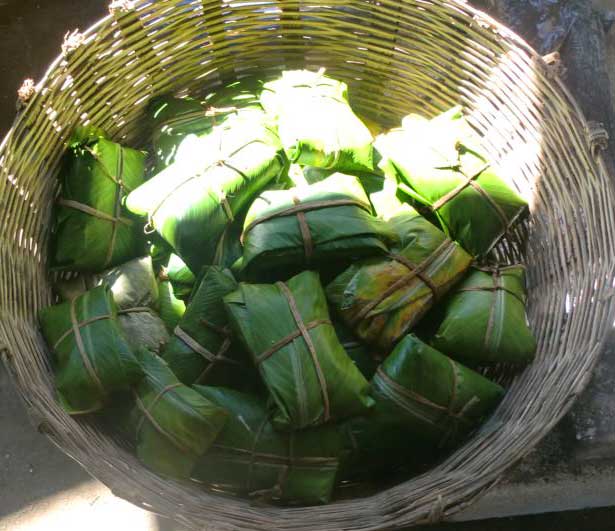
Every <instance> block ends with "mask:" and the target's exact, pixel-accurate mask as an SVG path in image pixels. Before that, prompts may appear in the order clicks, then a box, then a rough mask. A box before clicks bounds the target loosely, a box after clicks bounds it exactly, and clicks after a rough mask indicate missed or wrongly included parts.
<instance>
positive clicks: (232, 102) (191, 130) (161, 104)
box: [148, 81, 258, 172]
mask: <svg viewBox="0 0 615 531" xmlns="http://www.w3.org/2000/svg"><path fill="white" fill-rule="evenodd" d="M255 105H258V97H257V95H256V92H255V90H254V88H252V87H250V86H246V83H245V81H244V82H242V81H238V82H234V83H231V84H229V85H225V86H224V87H221V88H220V89H218V91H215V92H211V93H209V94H208V95H207V96H206V97H205V98H204V100H203V101H198V100H195V99H192V98H176V97H174V96H172V95H165V96H161V97H159V98H156V99H154V100H153V101H152V103H151V104H150V106H149V108H148V116H149V118H150V122H151V126H152V145H153V147H154V155H155V159H156V171H157V172H158V171H162V170H163V169H165V168H166V167H168V166H170V165H171V164H173V163H174V162H175V161H176V160H177V155H178V152H180V151H179V148H180V146H181V143H182V141H183V140H184V139H185V138H186V137H187V136H190V135H197V136H202V135H205V134H207V133H210V132H211V130H212V128H213V127H214V126H215V125H216V124H217V123H219V122H220V121H221V120H223V119H224V117H226V116H228V115H230V114H235V113H237V112H239V111H240V109H242V108H244V107H247V106H255ZM180 153H181V152H180Z"/></svg>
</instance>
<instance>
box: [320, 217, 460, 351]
mask: <svg viewBox="0 0 615 531" xmlns="http://www.w3.org/2000/svg"><path fill="white" fill-rule="evenodd" d="M392 221H393V220H392ZM399 225H403V230H401V229H400V228H399ZM391 227H393V228H395V227H397V228H395V230H396V231H398V235H399V236H400V237H401V239H402V241H404V242H405V243H406V246H405V247H403V248H401V249H399V250H397V251H394V252H393V253H391V254H390V255H388V256H386V257H378V258H368V259H365V260H363V261H360V262H356V263H354V264H353V265H351V266H350V267H349V268H348V269H347V270H346V271H344V272H343V273H342V274H341V275H339V276H338V277H337V278H336V279H335V280H333V282H331V283H330V284H329V285H328V286H327V289H326V292H327V297H328V299H329V302H330V303H331V304H332V306H333V307H334V309H335V310H336V311H337V313H338V314H339V315H340V316H341V317H342V319H343V320H344V322H345V323H346V324H347V325H348V326H350V327H351V328H352V329H353V331H354V332H355V333H356V335H357V336H358V337H359V338H360V339H361V340H363V341H365V342H367V343H369V344H371V345H374V346H375V347H376V348H378V349H379V350H381V351H382V352H389V351H390V350H391V348H392V347H393V345H394V344H395V343H396V342H397V341H399V340H400V339H401V338H402V337H403V336H404V335H406V334H407V333H408V332H409V331H410V330H412V328H413V327H414V326H415V325H416V324H417V323H418V322H419V321H420V319H421V318H422V317H423V316H424V315H425V313H426V312H427V311H428V310H429V309H430V308H431V307H432V306H433V305H434V304H435V303H436V302H437V300H439V299H440V298H441V297H442V296H444V295H445V294H446V293H447V292H448V291H449V290H450V289H451V288H452V287H453V286H454V285H455V284H456V283H457V282H458V281H459V280H461V278H462V276H463V275H464V273H465V272H466V270H467V269H468V268H469V267H470V263H471V261H472V257H471V256H470V255H468V254H467V253H466V252H465V251H464V250H463V249H462V248H461V247H460V246H459V245H457V244H456V243H455V242H453V241H451V240H449V239H448V238H447V237H446V236H445V235H444V233H442V232H441V231H440V230H438V229H437V228H436V227H434V226H433V225H432V224H431V223H429V222H428V221H427V220H426V219H424V218H423V217H421V216H419V215H418V214H416V212H414V211H413V210H412V209H411V208H410V207H407V213H402V214H398V216H397V217H395V219H394V221H393V222H392V223H391Z"/></svg>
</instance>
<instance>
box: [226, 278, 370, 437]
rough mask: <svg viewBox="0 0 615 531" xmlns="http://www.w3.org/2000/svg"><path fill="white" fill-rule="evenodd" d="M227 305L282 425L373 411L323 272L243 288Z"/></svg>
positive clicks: (288, 426) (295, 426)
mask: <svg viewBox="0 0 615 531" xmlns="http://www.w3.org/2000/svg"><path fill="white" fill-rule="evenodd" d="M224 302H225V305H226V308H227V311H228V314H229V317H230V322H231V326H232V327H233V329H234V330H235V332H236V333H237V334H238V336H239V337H240V338H241V340H242V341H243V343H244V346H245V347H246V349H247V350H248V351H249V352H250V353H251V355H252V358H253V360H254V363H255V364H256V365H257V366H258V368H259V371H260V374H261V376H262V378H263V380H264V382H265V384H266V385H267V387H268V389H269V392H270V394H271V396H272V398H273V400H274V402H275V406H276V412H275V414H274V417H273V419H272V421H273V423H274V424H275V425H276V427H279V428H281V429H302V428H307V427H310V426H318V425H320V424H323V423H326V422H329V421H333V420H338V419H342V418H344V417H349V416H352V415H356V414H360V413H362V412H364V411H365V410H367V409H368V408H369V407H370V405H371V400H370V399H369V397H368V391H369V385H368V383H367V381H366V380H365V378H364V377H363V376H362V375H361V373H360V372H359V370H358V369H357V368H356V366H355V365H354V363H353V362H352V360H351V359H350V358H349V357H348V355H347V354H346V352H345V351H344V348H343V347H342V345H341V344H340V342H339V340H338V338H337V336H336V335H335V330H334V328H333V325H332V324H331V321H330V318H329V311H328V308H327V302H326V299H325V295H324V292H323V289H322V286H321V284H320V280H319V277H318V274H317V273H315V272H312V271H305V272H303V273H300V274H299V275H297V276H295V277H293V278H291V279H290V280H289V281H288V282H286V283H284V282H277V283H276V284H246V283H241V284H240V285H239V289H238V290H237V291H235V292H233V293H231V294H230V295H227V296H226V297H225V298H224Z"/></svg>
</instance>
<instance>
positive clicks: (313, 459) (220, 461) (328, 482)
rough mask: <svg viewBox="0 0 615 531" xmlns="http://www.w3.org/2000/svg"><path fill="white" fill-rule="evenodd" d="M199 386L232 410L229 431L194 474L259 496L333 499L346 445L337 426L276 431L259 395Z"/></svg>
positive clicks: (226, 488) (304, 500)
mask: <svg viewBox="0 0 615 531" xmlns="http://www.w3.org/2000/svg"><path fill="white" fill-rule="evenodd" d="M194 388H195V389H196V390H197V391H198V392H199V393H201V394H203V396H205V397H206V398H207V399H208V400H211V401H212V402H214V403H216V404H218V405H219V406H220V407H223V408H224V409H226V410H227V411H229V412H230V418H229V420H228V422H227V424H226V426H225V428H224V430H223V431H222V433H221V434H220V436H219V437H218V439H217V440H216V442H215V443H214V445H213V446H212V447H211V449H210V450H209V452H208V453H207V454H205V455H204V456H203V457H202V458H201V459H200V460H199V462H198V464H197V466H196V467H195V468H194V472H193V478H194V479H196V480H197V481H200V482H203V483H205V484H207V485H209V486H211V487H214V488H216V489H221V490H223V491H227V492H230V493H233V494H241V495H247V496H250V497H251V498H254V499H257V500H259V501H266V502H272V501H279V502H284V503H287V504H301V505H314V504H321V503H328V502H329V501H330V499H331V493H332V491H333V487H334V485H335V479H336V473H337V469H338V464H339V460H340V453H341V452H342V447H343V444H342V438H341V436H340V433H339V431H338V430H337V428H336V427H335V426H322V427H320V428H313V429H309V430H303V431H300V432H291V433H284V432H280V431H276V430H275V429H274V426H273V424H272V422H271V414H270V412H269V411H268V409H267V407H266V404H265V402H264V401H262V400H261V399H260V398H258V397H256V396H253V395H249V394H245V393H240V392H237V391H233V390H230V389H224V388H221V387H217V388H216V387H203V386H195V387H194Z"/></svg>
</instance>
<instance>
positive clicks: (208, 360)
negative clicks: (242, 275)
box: [162, 266, 258, 387]
mask: <svg viewBox="0 0 615 531" xmlns="http://www.w3.org/2000/svg"><path fill="white" fill-rule="evenodd" d="M204 269H205V271H204V274H203V276H202V280H201V283H200V285H199V287H198V289H197V290H196V291H195V293H194V296H193V297H192V299H191V301H190V304H189V305H188V307H187V309H186V313H185V314H184V315H183V317H182V318H181V320H180V321H179V323H178V324H177V326H176V327H175V330H174V332H173V336H172V337H171V340H170V341H169V343H168V344H167V346H166V348H165V350H164V352H163V353H162V357H163V358H164V359H165V361H166V362H167V363H168V364H169V367H170V368H171V370H172V371H173V372H174V373H175V375H176V376H177V377H178V378H179V380H180V381H181V382H183V383H185V384H186V385H192V384H193V383H199V384H204V385H228V386H233V387H234V386H235V385H241V384H242V383H249V382H246V379H247V380H257V379H258V374H257V373H256V370H255V368H254V366H253V365H252V362H251V361H250V360H249V359H248V358H247V356H246V355H244V354H243V352H242V351H241V349H240V348H239V347H238V345H237V344H236V343H234V342H233V341H232V338H231V330H230V327H229V323H228V317H227V315H226V312H225V310H224V303H223V301H222V299H223V297H224V296H225V295H228V294H229V293H231V292H233V291H235V290H236V289H237V286H238V284H237V281H236V280H235V279H234V278H233V275H231V273H230V271H228V270H225V269H222V268H220V267H215V266H211V267H206V268H204ZM233 384H235V385H233Z"/></svg>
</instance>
